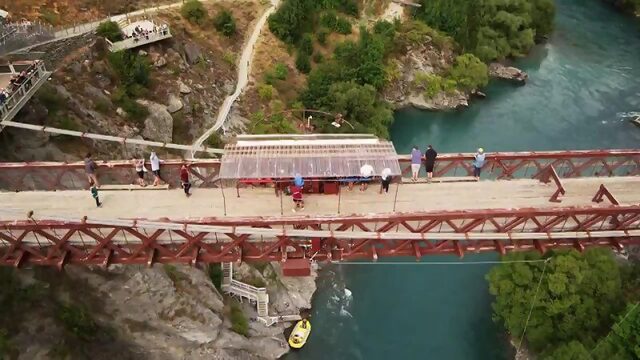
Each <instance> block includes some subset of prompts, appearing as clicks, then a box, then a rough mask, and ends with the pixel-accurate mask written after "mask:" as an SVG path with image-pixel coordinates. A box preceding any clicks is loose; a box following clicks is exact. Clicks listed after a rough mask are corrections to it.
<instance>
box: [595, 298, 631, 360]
mask: <svg viewBox="0 0 640 360" xmlns="http://www.w3.org/2000/svg"><path fill="white" fill-rule="evenodd" d="M639 304H640V303H635V304H629V305H627V309H626V311H624V314H623V315H621V316H619V317H618V319H617V323H616V324H615V325H614V326H613V328H612V329H611V333H610V334H609V336H608V337H607V338H606V340H605V341H607V342H608V344H607V345H608V348H609V351H610V353H609V354H607V356H606V357H607V358H609V359H611V358H613V357H617V358H627V359H640V305H639ZM624 315H626V317H624ZM602 358H604V356H602Z"/></svg>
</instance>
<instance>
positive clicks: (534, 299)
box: [516, 258, 551, 354]
mask: <svg viewBox="0 0 640 360" xmlns="http://www.w3.org/2000/svg"><path fill="white" fill-rule="evenodd" d="M549 261H551V258H547V259H545V260H544V268H542V275H540V279H539V280H538V286H536V293H535V295H534V296H533V301H531V307H530V308H529V314H528V315H527V321H525V323H524V329H522V336H520V341H519V342H518V347H517V348H516V354H519V353H520V348H521V347H522V340H524V335H525V333H526V332H527V326H529V320H530V319H531V313H532V312H533V307H534V306H535V304H536V300H537V299H538V292H539V290H540V285H541V284H542V279H543V278H544V274H545V273H546V271H547V265H548V264H549Z"/></svg>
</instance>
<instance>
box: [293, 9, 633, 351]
mask: <svg viewBox="0 0 640 360" xmlns="http://www.w3.org/2000/svg"><path fill="white" fill-rule="evenodd" d="M556 6H557V15H556V19H555V21H556V29H555V32H554V34H553V35H552V36H551V38H550V39H549V41H548V42H547V43H546V44H544V45H540V46H538V47H536V48H535V49H533V51H532V52H531V53H530V55H529V56H528V57H526V58H524V59H521V60H519V61H517V62H516V63H515V65H516V66H518V67H520V68H522V69H524V70H525V71H527V72H528V73H529V81H528V83H527V84H526V85H525V86H521V87H518V86H513V85H511V84H507V83H501V82H494V83H492V84H490V85H489V86H488V88H487V89H485V92H486V93H487V98H486V99H484V100H477V101H474V102H473V104H472V105H471V107H470V108H469V109H466V110H463V111H456V112H447V113H429V112H423V111H417V110H404V111H399V112H397V113H396V121H395V123H394V125H393V127H392V129H391V134H392V139H393V142H394V144H395V146H396V149H397V150H398V152H399V153H407V152H409V150H410V148H411V146H412V145H413V144H417V145H419V146H420V148H421V149H424V147H425V146H426V145H427V144H429V143H431V144H433V145H434V147H435V148H436V149H437V150H438V151H440V152H471V151H474V150H475V149H476V148H477V147H479V146H482V147H484V148H485V149H486V150H487V151H522V150H562V149H596V148H629V147H638V145H640V128H637V127H635V126H633V125H632V124H631V123H629V121H628V117H629V116H632V115H633V114H634V112H636V111H637V112H640V31H639V30H640V26H639V25H638V23H639V22H637V21H635V20H633V19H630V18H627V17H625V16H624V15H622V14H620V13H618V12H616V11H615V10H613V9H611V8H610V7H609V6H607V5H605V4H603V2H602V1H600V0H556ZM494 259H497V256H496V255H493V254H484V255H476V256H467V257H465V258H464V261H477V260H494ZM394 261H396V260H394ZM405 261H406V264H405V265H366V264H365V265H349V264H346V265H331V266H329V267H326V268H325V269H324V270H323V271H322V272H321V274H320V277H319V279H318V292H317V293H316V296H315V298H314V301H313V311H312V325H313V332H312V335H311V338H310V341H309V343H308V344H307V345H306V346H305V348H304V349H303V350H301V351H299V352H295V353H292V354H290V355H288V356H287V359H305V360H306V359H318V360H321V359H322V360H324V359H331V360H339V359H366V360H375V359H390V358H395V359H447V360H473V359H482V360H485V359H486V360H488V359H507V358H513V354H512V350H511V349H510V346H508V343H507V340H506V336H505V333H504V330H503V329H502V328H501V327H500V326H497V325H495V324H494V323H493V322H492V320H491V297H490V295H489V294H488V291H487V284H486V281H485V280H484V276H485V274H486V273H487V271H489V269H490V266H489V265H471V264H466V265H458V264H449V265H446V264H441V262H451V261H458V259H456V258H453V257H427V258H423V259H422V262H423V263H432V264H426V265H418V264H417V263H416V262H415V261H414V260H411V259H405ZM434 262H439V263H436V264H433V263H434Z"/></svg>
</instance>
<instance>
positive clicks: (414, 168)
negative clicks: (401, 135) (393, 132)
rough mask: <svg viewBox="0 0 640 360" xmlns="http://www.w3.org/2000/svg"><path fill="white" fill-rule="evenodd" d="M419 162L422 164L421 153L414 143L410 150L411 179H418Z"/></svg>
mask: <svg viewBox="0 0 640 360" xmlns="http://www.w3.org/2000/svg"><path fill="white" fill-rule="evenodd" d="M420 164H422V153H421V152H420V150H418V147H417V146H416V145H413V150H411V180H412V181H418V173H420Z"/></svg>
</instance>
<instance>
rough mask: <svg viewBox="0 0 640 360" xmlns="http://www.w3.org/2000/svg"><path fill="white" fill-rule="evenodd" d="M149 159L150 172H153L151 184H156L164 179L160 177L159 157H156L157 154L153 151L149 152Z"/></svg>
mask: <svg viewBox="0 0 640 360" xmlns="http://www.w3.org/2000/svg"><path fill="white" fill-rule="evenodd" d="M149 161H150V162H151V172H152V173H153V186H158V185H160V183H161V182H164V180H162V177H160V162H161V160H160V158H158V155H156V152H155V151H152V152H151V156H150V157H149Z"/></svg>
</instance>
